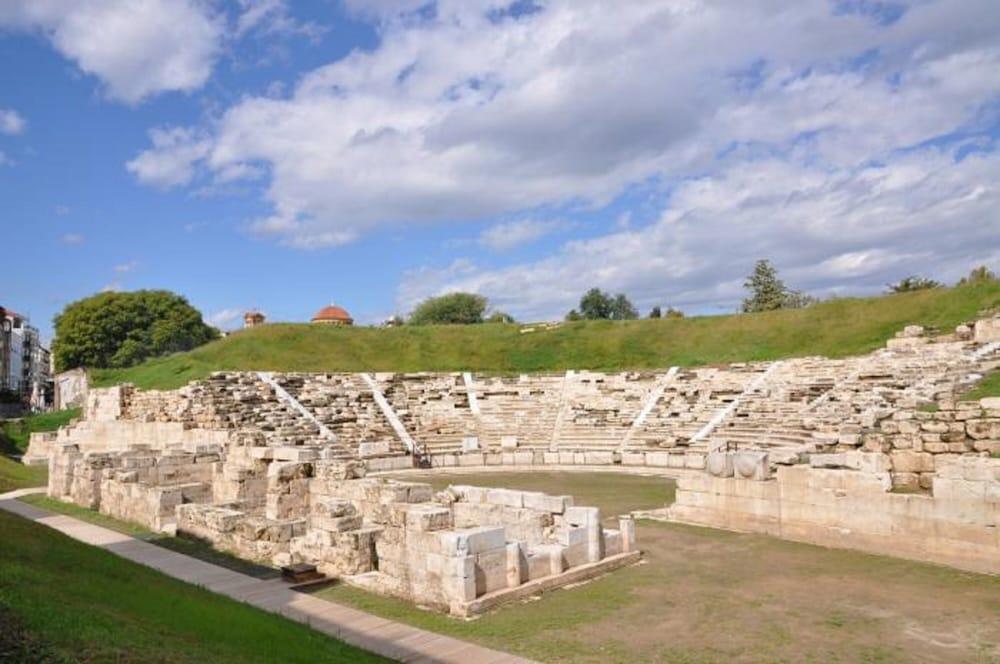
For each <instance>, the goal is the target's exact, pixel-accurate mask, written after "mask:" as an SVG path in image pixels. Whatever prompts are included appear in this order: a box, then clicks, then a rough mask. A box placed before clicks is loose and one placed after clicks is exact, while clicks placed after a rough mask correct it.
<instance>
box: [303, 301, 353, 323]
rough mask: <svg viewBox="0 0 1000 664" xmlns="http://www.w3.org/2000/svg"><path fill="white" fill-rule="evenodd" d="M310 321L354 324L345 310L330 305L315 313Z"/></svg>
mask: <svg viewBox="0 0 1000 664" xmlns="http://www.w3.org/2000/svg"><path fill="white" fill-rule="evenodd" d="M312 319H313V322H314V323H315V322H323V321H338V322H342V323H353V322H354V319H353V318H351V314H349V313H347V310H346V309H344V308H343V307H338V306H335V305H332V304H331V305H330V306H328V307H323V308H322V309H320V310H319V311H317V312H316V315H315V316H313V317H312Z"/></svg>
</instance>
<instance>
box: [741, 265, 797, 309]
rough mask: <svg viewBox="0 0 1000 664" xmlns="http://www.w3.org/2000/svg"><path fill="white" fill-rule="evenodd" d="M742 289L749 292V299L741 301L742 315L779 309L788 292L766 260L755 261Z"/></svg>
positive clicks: (775, 270)
mask: <svg viewBox="0 0 1000 664" xmlns="http://www.w3.org/2000/svg"><path fill="white" fill-rule="evenodd" d="M743 287H744V288H746V289H747V290H748V291H750V297H748V298H746V299H745V300H743V311H744V313H754V312H758V311H774V310H775V309H781V308H782V305H784V303H785V294H786V293H787V292H788V289H787V288H786V287H785V282H783V281H782V280H781V279H779V278H778V270H777V268H775V267H774V266H773V265H771V261H769V260H767V259H761V260H759V261H757V263H756V264H755V265H754V267H753V273H752V274H751V275H750V276H749V277H747V280H746V281H745V282H744V283H743Z"/></svg>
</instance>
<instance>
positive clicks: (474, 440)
mask: <svg viewBox="0 0 1000 664" xmlns="http://www.w3.org/2000/svg"><path fill="white" fill-rule="evenodd" d="M462 451H463V452H478V451H479V437H478V436H465V437H464V438H462Z"/></svg>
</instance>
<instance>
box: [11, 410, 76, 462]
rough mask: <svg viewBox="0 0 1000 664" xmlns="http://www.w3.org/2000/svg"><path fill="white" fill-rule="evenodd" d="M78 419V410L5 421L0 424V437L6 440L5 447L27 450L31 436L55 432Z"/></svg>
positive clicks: (58, 411)
mask: <svg viewBox="0 0 1000 664" xmlns="http://www.w3.org/2000/svg"><path fill="white" fill-rule="evenodd" d="M78 417H80V409H79V408H69V409H67V410H56V411H52V412H51V413H39V414H37V415H28V416H27V417H22V418H21V419H19V420H7V421H5V422H3V423H2V424H0V437H5V438H6V439H7V445H9V446H11V447H13V448H14V449H16V450H18V451H19V452H22V453H23V452H24V451H25V450H27V449H28V441H29V439H30V437H31V434H33V433H36V432H42V431H55V430H56V429H58V428H59V427H61V426H64V425H66V424H69V422H70V420H73V419H75V418H78Z"/></svg>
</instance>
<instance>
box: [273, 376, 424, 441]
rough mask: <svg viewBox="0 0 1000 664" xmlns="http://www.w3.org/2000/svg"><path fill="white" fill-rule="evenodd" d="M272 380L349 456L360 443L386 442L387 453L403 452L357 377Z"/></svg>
mask: <svg viewBox="0 0 1000 664" xmlns="http://www.w3.org/2000/svg"><path fill="white" fill-rule="evenodd" d="M275 379H276V380H277V381H278V383H279V384H280V385H281V387H282V388H284V389H285V390H286V391H287V392H288V393H289V394H290V395H291V396H292V397H293V398H295V399H296V400H297V401H298V402H299V403H300V404H302V406H304V407H305V408H306V409H307V410H309V412H310V413H312V414H313V415H314V416H315V417H316V419H317V420H319V421H320V422H321V423H322V424H323V425H324V426H325V427H326V428H327V429H329V430H330V431H332V432H333V433H334V435H336V436H337V439H338V442H339V444H340V445H343V446H344V448H345V449H346V450H348V451H349V452H350V453H351V454H352V455H355V456H356V455H357V453H358V446H359V445H360V444H361V443H386V444H388V446H389V450H388V453H389V454H404V453H405V452H406V450H405V449H404V448H403V445H402V443H400V441H399V439H398V437H397V436H396V434H395V432H394V431H393V430H392V426H391V425H390V424H389V421H388V420H387V419H386V418H385V416H384V415H383V414H382V411H381V410H380V409H379V407H378V405H377V404H376V403H375V399H374V398H373V396H372V393H371V390H370V389H369V388H368V386H367V385H366V384H365V383H364V381H362V380H361V377H360V376H359V375H358V374H348V373H337V374H306V373H300V374H276V375H275Z"/></svg>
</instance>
